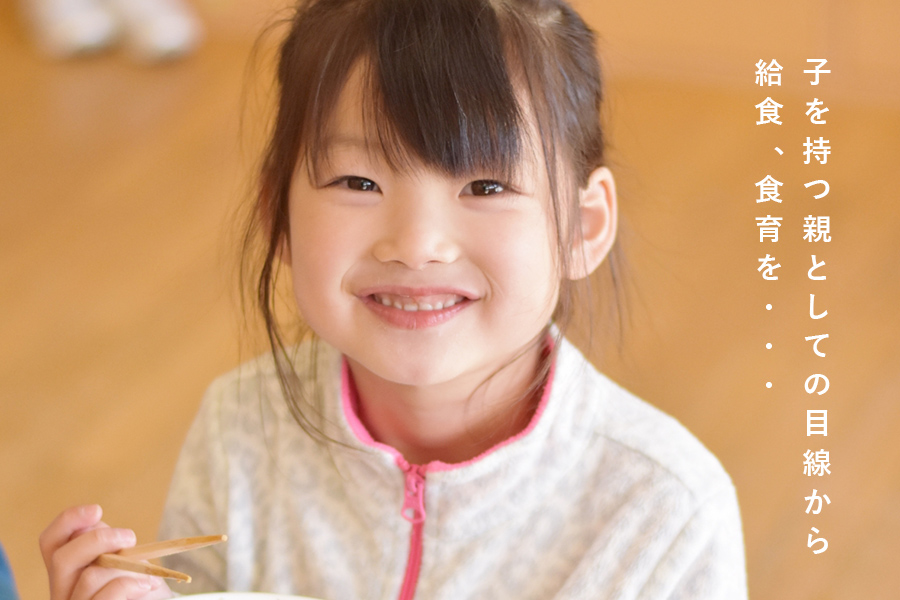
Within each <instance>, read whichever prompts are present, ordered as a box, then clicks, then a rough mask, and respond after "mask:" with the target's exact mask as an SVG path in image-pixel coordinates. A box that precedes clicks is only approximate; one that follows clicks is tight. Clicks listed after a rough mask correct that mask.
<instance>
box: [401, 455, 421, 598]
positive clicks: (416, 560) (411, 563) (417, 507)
mask: <svg viewBox="0 0 900 600" xmlns="http://www.w3.org/2000/svg"><path fill="white" fill-rule="evenodd" d="M397 466H399V467H400V468H401V469H402V470H403V472H404V473H405V474H406V483H405V485H404V490H403V509H402V510H401V514H402V515H403V518H404V519H406V520H407V521H409V522H410V523H412V531H411V532H410V535H409V556H408V558H407V559H406V573H405V574H404V575H403V586H402V587H401V588H400V597H399V600H413V597H414V596H415V595H416V584H417V583H418V582H419V569H420V567H421V566H422V530H423V529H424V528H425V473H426V471H427V470H428V467H427V466H426V465H411V464H409V463H408V462H406V460H404V459H403V458H402V457H401V458H399V459H398V460H397Z"/></svg>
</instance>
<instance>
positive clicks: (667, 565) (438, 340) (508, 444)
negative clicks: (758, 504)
mask: <svg viewBox="0 0 900 600" xmlns="http://www.w3.org/2000/svg"><path fill="white" fill-rule="evenodd" d="M278 78H279V84H280V96H279V109H278V115H277V119H276V121H275V124H274V129H273V132H272V137H271V141H270V145H269V148H268V152H267V154H266V158H265V161H264V164H263V169H262V177H261V186H260V193H259V197H258V203H257V207H256V214H257V219H258V220H257V225H258V228H259V230H260V231H261V233H262V235H263V237H264V239H265V243H266V252H265V257H264V260H263V261H262V265H261V267H260V269H259V273H260V275H259V279H258V296H259V303H260V308H261V309H262V313H263V316H264V318H265V322H266V324H267V327H268V332H269V338H270V340H271V344H272V354H271V355H270V356H267V357H264V358H261V359H258V360H257V361H255V362H254V363H252V364H250V365H244V366H242V367H240V368H239V369H237V370H235V371H234V372H232V373H230V374H228V375H226V376H224V377H222V378H220V379H218V380H217V381H216V382H214V383H213V385H212V387H211V388H210V389H209V391H208V393H207V395H206V398H205V399H204V402H203V405H202V407H201V409H200V413H199V415H198V417H197V419H196V421H195V423H194V425H193V427H192V429H191V431H190V434H189V436H188V439H187V442H186V443H185V446H184V449H183V451H182V454H181V458H180V460H179V462H178V466H177V468H176V472H175V477H174V480H173V482H172V487H171V490H170V495H169V500H168V504H167V507H166V511H165V514H164V518H163V525H162V531H161V534H162V536H164V537H182V536H189V535H202V534H215V533H227V534H228V536H229V541H228V543H227V545H221V546H216V547H213V548H211V549H208V550H205V551H197V552H194V553H188V554H184V555H182V556H181V557H179V558H177V559H175V560H172V561H170V563H169V565H168V566H171V567H173V568H177V569H179V570H183V571H186V572H187V573H189V574H190V575H192V576H193V578H194V583H192V584H191V585H190V587H189V588H186V590H185V591H188V590H189V591H190V592H192V593H194V592H200V591H214V590H234V591H269V592H280V593H290V594H302V595H305V596H312V597H316V598H325V599H330V600H331V599H334V600H343V599H373V600H374V599H393V598H400V599H401V600H407V599H410V598H413V597H415V598H420V599H429V600H433V599H447V600H450V599H454V600H458V599H460V598H491V599H496V598H511V599H512V598H515V599H519V600H521V599H536V600H537V599H540V600H546V599H550V598H553V599H558V600H563V599H565V600H572V599H588V598H590V599H595V598H615V599H621V600H624V599H645V600H650V599H662V598H679V599H692V600H696V599H706V598H721V599H729V600H731V599H740V598H745V597H746V583H745V574H744V559H743V543H742V535H741V526H740V517H739V513H738V507H737V501H736V497H735V491H734V487H733V486H732V484H731V482H730V480H729V478H728V476H727V475H726V473H725V472H724V471H723V469H722V467H721V466H720V465H719V463H718V462H717V461H716V459H715V458H714V457H713V456H712V455H711V454H710V453H709V452H708V451H707V450H706V449H705V448H704V447H703V446H702V445H701V444H700V443H699V442H697V441H696V440H695V439H694V438H693V437H692V436H691V435H690V434H689V433H688V432H687V431H686V430H685V429H684V428H682V427H681V426H680V425H679V424H678V423H676V422H675V421H674V420H673V419H671V418H669V417H667V416H665V415H663V414H662V413H660V412H659V411H657V410H655V409H654V408H652V407H650V406H649V405H647V404H645V403H644V402H642V401H641V400H639V399H637V398H635V397H634V396H632V395H630V394H629V393H628V392H626V391H624V390H622V389H621V388H619V387H617V386H616V385H615V384H614V383H612V382H611V381H610V380H608V379H607V378H605V377H604V376H603V375H601V374H599V373H598V372H597V371H595V370H594V368H593V367H592V366H591V365H590V364H589V363H588V362H587V361H586V360H585V359H584V358H583V357H582V355H581V354H580V353H579V352H578V351H577V350H576V349H575V348H574V347H573V346H572V345H570V344H569V342H567V341H566V340H565V338H564V337H563V333H564V330H565V326H566V324H567V323H568V317H569V315H570V314H571V310H572V300H573V297H574V289H573V285H574V282H577V281H579V280H583V279H585V278H586V277H588V276H589V275H590V274H591V273H592V272H593V271H595V269H596V268H597V267H598V266H599V265H600V263H601V262H603V261H604V259H606V258H607V255H608V254H609V252H610V250H611V248H612V246H613V242H614V239H615V233H616V197H615V188H614V185H613V179H612V176H611V175H610V172H609V171H608V170H607V169H606V168H605V167H604V166H603V164H604V156H603V138H602V132H601V127H600V122H599V108H600V97H601V93H600V92H601V88H600V76H599V67H598V64H597V59H596V49H595V46H594V41H593V35H592V34H591V32H590V31H589V30H588V28H587V27H586V26H585V24H584V23H583V22H582V20H581V19H580V18H579V17H578V16H577V15H576V14H575V13H574V12H573V11H572V9H571V8H570V7H569V6H568V5H567V4H565V3H564V2H563V1H562V0H308V1H304V2H302V3H301V6H300V7H299V8H298V10H297V12H296V15H295V17H294V19H293V22H292V27H291V30H290V33H289V34H288V36H287V39H286V40H285V42H284V44H283V46H282V49H281V54H280V62H279V68H278ZM279 265H283V266H284V267H285V268H288V269H289V270H290V273H291V277H292V283H293V288H294V296H295V299H296V302H297V307H298V309H299V312H300V314H301V315H302V319H303V322H304V323H305V325H306V326H307V327H308V331H309V333H310V335H309V336H307V339H305V341H302V343H299V344H296V345H289V344H286V343H284V342H283V340H284V337H283V335H282V333H281V332H280V331H279V329H278V327H277V325H276V318H275V316H274V308H273V300H274V289H275V286H276V275H277V273H278V270H279ZM99 520H100V514H99V508H98V507H80V508H78V509H71V510H70V511H67V512H66V513H63V515H61V516H60V517H59V518H58V519H57V521H55V522H54V523H53V524H52V525H51V526H50V527H49V528H48V530H47V532H45V534H44V540H43V545H42V547H43V551H44V555H45V557H46V559H47V562H48V565H50V566H49V567H48V568H49V572H50V578H51V586H52V588H53V590H54V593H53V599H54V600H59V599H63V598H89V597H96V598H126V597H127V598H139V597H140V598H159V597H166V596H167V595H168V594H169V593H170V592H169V589H168V588H167V587H165V586H164V585H161V584H160V583H159V582H153V581H149V580H147V579H144V578H143V577H141V576H136V575H133V574H124V573H121V572H116V571H110V570H104V569H100V568H98V567H87V568H86V565H89V563H90V562H91V561H92V560H93V559H94V558H95V557H96V556H97V555H98V554H99V553H101V552H107V551H111V550H115V549H117V548H120V547H123V546H126V545H128V544H131V543H133V538H132V537H128V532H126V531H120V530H114V529H111V528H107V527H105V526H103V525H102V524H101V523H100V521H99ZM70 538H71V541H69V540H70Z"/></svg>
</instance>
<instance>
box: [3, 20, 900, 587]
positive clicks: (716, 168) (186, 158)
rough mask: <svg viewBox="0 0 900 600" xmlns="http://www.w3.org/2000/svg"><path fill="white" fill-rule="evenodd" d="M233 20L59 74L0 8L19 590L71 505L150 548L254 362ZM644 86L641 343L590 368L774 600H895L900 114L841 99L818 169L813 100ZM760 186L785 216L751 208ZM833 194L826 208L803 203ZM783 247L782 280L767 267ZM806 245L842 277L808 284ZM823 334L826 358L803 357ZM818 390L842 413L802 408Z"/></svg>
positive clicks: (632, 166)
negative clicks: (668, 454)
mask: <svg viewBox="0 0 900 600" xmlns="http://www.w3.org/2000/svg"><path fill="white" fill-rule="evenodd" d="M222 5H223V6H226V5H227V6H231V7H237V6H243V7H244V8H243V9H241V10H243V12H242V13H241V14H240V15H239V18H238V17H236V16H235V15H234V14H232V15H230V16H228V15H224V16H223V15H222V14H218V15H216V14H212V16H211V17H210V18H211V20H210V31H209V37H208V39H207V42H206V44H205V45H204V47H203V48H202V50H201V51H200V52H199V53H198V54H196V55H195V56H193V57H191V58H189V59H188V60H185V61H182V62H178V63H174V64H171V65H166V66H163V67H140V66H135V65H132V64H131V63H129V62H128V61H127V60H126V59H125V58H123V57H122V56H120V55H119V54H116V53H113V54H109V55H104V56H100V57H96V58H91V59H87V60H83V61H77V62H70V63H52V62H47V61H45V60H42V59H41V58H39V57H38V56H37V55H36V54H35V53H34V52H33V50H32V48H31V45H30V44H29V40H28V39H27V37H26V36H25V33H24V32H23V31H22V30H21V29H20V27H19V25H18V22H17V19H16V18H15V15H14V14H13V12H12V9H11V8H10V7H9V3H4V4H3V5H2V7H0V541H2V543H3V545H4V546H5V547H6V549H7V551H8V553H9V554H10V556H11V560H12V563H13V567H14V569H15V574H16V577H17V579H18V584H19V587H20V591H21V593H22V597H23V598H24V599H28V600H30V599H32V598H37V599H40V598H46V597H47V592H46V583H45V575H44V571H43V566H42V564H41V560H40V556H39V553H38V550H37V542H36V540H37V536H38V533H39V532H40V531H41V529H43V527H44V526H45V525H46V524H47V523H48V522H49V521H50V519H51V518H52V517H53V516H54V515H55V514H56V513H57V512H58V511H59V510H61V509H62V508H63V507H65V506H68V505H71V504H74V503H83V502H99V503H101V504H102V505H103V506H104V507H105V509H106V514H107V517H106V519H107V521H108V522H110V523H113V524H116V525H120V526H129V527H133V528H134V529H135V530H136V531H137V532H138V537H139V539H144V540H149V539H151V538H153V537H154V535H155V528H156V524H157V522H158V518H159V513H160V510H161V506H162V502H163V498H164V495H165V491H166V485H167V481H168V478H169V476H170V473H171V469H172V466H173V463H174V460H175V457H176V454H177V452H178V449H179V446H180V443H181V440H182V437H183V435H184V433H185V431H186V429H187V427H188V425H189V423H190V419H191V417H192V415H193V413H194V411H195V409H196V407H197V404H198V402H199V399H200V395H201V393H202V391H203V389H204V387H205V386H206V384H207V383H208V382H209V381H210V380H211V379H212V378H213V377H214V376H215V375H217V374H218V373H220V372H222V371H224V370H226V369H228V368H230V367H231V366H233V365H235V364H236V363H237V361H238V360H240V359H241V358H247V357H249V356H250V355H251V354H252V353H253V352H254V351H255V350H254V348H255V344H254V342H253V339H254V338H253V334H252V333H247V332H246V331H244V330H245V329H246V328H245V327H244V325H243V324H244V318H243V317H242V316H241V313H240V311H239V308H238V302H237V297H238V296H237V293H236V292H235V291H233V290H235V289H236V276H235V275H236V272H235V266H234V265H235V260H234V259H235V256H236V251H235V250H234V246H235V238H236V233H235V232H236V231H237V230H238V228H239V225H240V222H239V218H237V217H236V215H237V214H238V211H239V207H240V206H241V205H242V203H243V202H244V201H246V198H247V190H248V187H249V185H250V182H251V178H252V166H253V163H254V160H255V149H256V148H257V147H258V142H259V137H258V134H257V132H258V131H259V130H260V127H259V125H260V123H261V122H262V120H263V113H262V111H261V108H260V107H261V106H262V105H263V104H264V103H263V101H262V100H261V98H264V96H265V94H264V93H263V91H260V90H262V89H263V88H260V87H259V85H260V84H259V81H258V79H257V78H255V77H254V76H253V75H252V74H253V73H254V72H257V73H259V72H261V73H265V68H264V63H263V65H262V66H261V67H260V68H259V69H256V70H253V69H251V70H250V71H247V70H245V65H246V61H247V56H248V52H249V49H250V41H251V39H252V36H251V35H249V34H248V30H251V29H255V23H249V24H248V22H247V18H248V15H252V16H253V17H254V18H255V17H256V16H257V15H256V13H253V11H250V10H249V9H247V8H246V6H247V3H231V4H229V3H222ZM207 6H212V4H207ZM222 10H223V11H224V10H225V9H224V8H223V9H222ZM233 10H237V9H236V8H234V9H233ZM217 19H218V20H217ZM237 21H240V22H241V24H242V25H243V27H238V26H235V23H236V22H237ZM614 54H615V53H614ZM756 58H759V57H756ZM793 68H794V70H795V71H796V73H797V75H799V73H800V70H801V67H800V66H799V64H793ZM638 72H642V71H641V70H640V69H632V70H629V69H628V68H618V69H617V68H616V67H615V65H613V73H614V77H613V78H612V79H611V81H610V82H609V94H610V99H609V105H608V108H607V110H608V116H609V120H610V135H611V142H612V151H611V158H612V163H613V165H612V166H613V168H614V172H615V174H616V176H617V178H618V181H619V186H620V194H621V198H620V200H621V206H622V211H623V213H624V217H625V219H624V220H625V225H626V227H625V230H624V234H625V235H623V241H624V242H625V246H624V248H625V250H626V254H627V258H628V261H629V263H630V264H629V269H628V271H627V278H626V279H627V282H628V291H629V297H628V305H627V317H628V321H629V325H628V326H627V327H626V329H625V331H624V341H623V342H622V343H621V344H618V343H616V342H615V341H613V340H611V339H609V338H610V336H608V335H605V333H604V331H605V330H604V328H603V327H602V323H603V321H602V320H601V325H600V326H598V327H597V332H596V335H595V341H594V344H593V346H592V349H591V352H590V354H591V356H592V358H593V359H594V360H595V361H596V362H597V363H598V364H600V365H601V366H602V368H604V369H605V370H606V371H607V372H609V373H610V374H611V375H612V376H613V377H614V378H615V379H617V380H618V381H620V382H621V383H622V384H623V385H625V386H626V387H628V388H630V389H632V390H633V391H635V392H637V393H638V394H639V395H641V396H642V397H644V398H646V399H647V400H649V401H651V402H653V403H654V404H656V405H657V406H659V407H661V408H662V409H664V410H665V411H667V412H669V413H671V414H672V415H674V416H676V417H677V418H678V419H679V420H681V421H682V422H683V423H684V424H686V425H687V426H688V427H689V428H690V429H691V430H692V431H693V432H694V433H695V434H696V435H697V436H698V437H699V438H700V439H701V440H702V441H703V442H704V443H705V444H706V445H707V446H708V447H709V448H710V449H711V450H712V451H713V452H714V453H715V454H716V455H717V456H718V457H719V458H720V459H721V461H722V463H723V464H724V465H725V467H726V468H727V470H728V471H729V472H730V473H731V475H732V477H733V479H734V481H735V483H736V485H737V488H738V493H739V498H740V501H741V506H742V510H743V518H744V530H745V537H746V549H747V565H748V572H749V581H750V590H751V595H752V596H753V597H754V598H761V599H775V598H778V599H792V600H793V599H798V600H800V599H804V600H805V599H810V600H812V599H816V600H831V599H851V598H852V599H856V598H867V599H882V598H883V599H887V598H896V597H897V590H900V570H898V569H897V568H896V563H897V560H898V557H900V511H897V510H896V504H897V499H898V498H900V435H898V434H897V432H898V431H900V401H898V398H900V352H898V350H897V347H898V340H900V313H898V300H897V299H898V297H900V198H898V195H897V192H896V189H897V183H896V177H897V175H898V173H900V169H898V166H897V165H898V164H900V152H898V148H897V140H898V139H900V106H898V103H897V102H891V101H887V102H874V101H871V99H870V98H863V97H862V96H860V97H855V96H854V94H853V92H852V90H850V91H849V92H848V91H847V90H846V89H844V90H843V91H842V92H841V94H840V95H839V96H840V99H839V100H836V101H833V102H832V101H830V97H829V96H828V93H829V88H828V87H827V85H826V84H823V87H821V88H819V89H817V90H815V93H816V94H817V95H818V97H819V98H829V103H828V104H829V108H830V112H829V113H827V114H826V116H827V117H828V124H827V125H826V126H824V127H823V128H822V129H821V131H824V132H825V134H824V135H825V137H829V138H830V139H831V142H832V146H833V155H832V156H831V157H829V162H828V164H827V165H824V166H821V165H815V164H812V165H804V164H803V159H802V156H801V155H800V151H801V149H802V147H801V144H802V140H804V139H805V136H808V135H815V136H818V135H819V131H820V129H816V128H814V127H812V126H810V125H809V123H808V121H805V117H803V111H804V110H805V107H804V103H805V102H807V101H809V100H810V99H811V98H810V97H809V92H808V90H805V89H803V90H799V91H798V90H797V88H793V89H785V91H784V92H783V93H782V92H779V96H778V101H779V102H780V103H782V104H784V105H785V106H787V107H789V108H790V111H791V112H790V115H791V116H790V118H785V119H784V120H785V125H783V126H782V127H780V128H775V127H769V128H766V127H757V126H755V124H754V122H755V120H756V119H757V118H758V114H757V113H756V109H754V108H753V107H754V105H755V104H757V103H759V102H760V101H761V100H762V99H763V98H764V97H765V95H766V94H765V93H764V92H760V90H759V89H758V88H756V89H754V88H753V87H752V86H745V87H736V86H734V85H730V84H729V85H724V84H723V85H717V84H716V83H715V82H710V81H705V80H703V81H701V80H702V78H699V79H691V78H680V77H657V76H649V75H646V72H647V71H646V70H645V71H643V72H644V73H645V74H644V75H642V76H637V75H636V74H635V73H638ZM248 73H249V74H248ZM894 77H897V75H896V72H895V73H894ZM248 89H249V90H251V91H250V92H249V93H245V90H248ZM835 97H836V98H837V97H838V94H837V93H836V94H835ZM784 114H788V112H787V109H785V113H784ZM242 118H243V127H242V126H241V124H242ZM775 146H780V147H781V148H782V149H784V150H785V151H786V152H785V154H784V156H779V155H778V154H776V153H775V152H774V147H775ZM766 174H772V175H773V176H774V177H776V179H778V180H779V181H782V182H784V184H785V185H784V188H783V193H782V195H783V197H784V199H785V200H784V202H783V203H782V204H779V205H774V204H773V203H768V204H757V203H756V202H755V200H754V199H755V198H757V197H758V191H757V188H756V187H755V186H754V184H755V183H756V182H757V181H759V180H760V179H762V178H763V177H764V176H765V175H766ZM815 179H827V180H828V181H829V183H830V187H831V191H830V194H829V195H828V197H827V198H824V199H821V200H813V199H812V194H813V193H815V192H814V191H813V189H812V188H811V189H810V190H806V189H805V188H804V187H803V184H804V183H806V182H808V181H811V180H815ZM766 214H775V215H780V216H783V217H784V226H783V227H782V229H781V231H780V236H781V241H780V242H779V243H778V244H777V245H774V244H769V243H767V244H761V243H759V241H758V237H757V236H758V233H757V228H756V223H755V220H754V219H755V218H756V217H759V216H765V215H766ZM806 215H828V216H830V218H831V235H832V241H831V242H829V243H827V244H826V243H821V242H820V243H817V244H810V243H808V242H804V241H803V240H802V222H803V217H804V216H806ZM766 253H769V254H774V255H775V257H776V258H777V261H778V262H779V263H780V264H781V265H782V268H781V269H779V270H778V271H776V274H778V275H779V280H778V281H773V282H767V281H763V280H762V278H761V276H760V275H759V274H758V273H757V271H756V267H757V265H758V261H757V259H758V258H759V257H761V256H763V255H765V254H766ZM811 254H815V255H816V256H817V257H818V259H819V260H823V259H824V260H825V261H826V265H827V266H826V267H823V268H822V270H821V273H823V274H826V275H827V280H826V281H811V280H809V279H808V278H807V275H806V273H807V269H809V267H810V266H811V258H810V255H811ZM811 293H814V294H815V296H816V300H815V301H816V310H817V312H821V310H825V309H827V310H828V315H827V317H825V318H824V319H822V320H815V321H814V320H812V319H810V317H809V314H808V311H809V295H810V294H811ZM767 303H771V304H772V305H773V309H772V310H771V311H766V310H765V308H764V307H765V305H766V304H767ZM824 333H827V334H829V336H830V337H829V338H828V339H827V340H825V341H824V342H823V343H822V349H824V350H825V351H826V354H827V356H826V357H825V358H819V357H816V356H814V355H813V353H812V351H811V343H810V342H807V341H805V339H804V338H805V337H806V336H811V335H819V334H824ZM574 337H575V338H576V339H577V340H580V341H581V342H582V343H583V342H584V338H585V335H584V334H583V333H579V334H576V335H575V336H574ZM767 342H771V343H772V344H773V348H772V349H771V350H766V349H765V344H766V343H767ZM813 373H823V374H826V375H827V376H828V377H829V379H830V382H831V388H830V389H829V391H828V393H827V394H825V395H824V396H810V395H807V394H806V392H805V391H804V381H805V380H806V378H807V377H808V376H809V375H811V374H813ZM767 381H768V382H773V387H772V388H771V389H767V388H766V387H765V383H766V382H767ZM808 409H827V410H828V418H829V430H828V437H827V438H823V437H821V436H814V437H809V438H808V437H807V436H806V421H805V419H806V410H808ZM807 449H812V450H819V449H826V450H828V451H829V452H830V459H831V475H829V476H826V477H823V478H819V477H815V478H810V477H807V476H804V474H803V453H804V452H805V451H806V450H807ZM813 488H816V489H817V490H818V491H819V493H820V494H821V493H826V494H828V496H829V498H830V499H831V504H830V505H828V506H826V507H825V508H824V510H823V511H822V513H821V514H819V515H808V514H805V512H804V511H805V509H806V505H807V503H806V501H805V500H804V497H805V496H809V495H810V493H811V492H812V490H813ZM811 527H816V528H817V529H818V530H819V531H820V535H821V536H823V537H825V538H826V539H827V540H828V544H829V546H828V550H827V551H826V552H825V553H823V554H821V555H817V556H814V555H813V554H812V552H811V550H810V549H809V548H807V544H806V542H807V534H808V533H809V532H810V528H811Z"/></svg>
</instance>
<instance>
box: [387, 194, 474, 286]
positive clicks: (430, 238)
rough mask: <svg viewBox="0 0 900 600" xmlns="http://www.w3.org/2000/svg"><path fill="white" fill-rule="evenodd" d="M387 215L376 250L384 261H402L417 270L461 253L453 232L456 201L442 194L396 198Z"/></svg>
mask: <svg viewBox="0 0 900 600" xmlns="http://www.w3.org/2000/svg"><path fill="white" fill-rule="evenodd" d="M389 204H391V205H392V206H391V209H390V210H389V211H387V213H386V214H385V215H384V223H383V227H382V233H381V235H380V236H379V238H378V240H377V241H376V243H375V246H374V248H373V251H372V252H373V254H374V256H375V258H376V259H378V260H379V261H380V262H382V263H389V262H396V263H401V264H403V265H405V266H406V267H408V268H409V269H412V270H414V271H418V270H421V269H423V268H425V266H426V265H428V264H429V263H435V264H439V263H444V264H449V263H452V262H453V261H455V260H456V259H457V258H458V257H459V246H458V244H457V243H456V241H455V239H454V238H455V236H454V235H453V219H452V215H451V214H450V213H451V212H452V208H451V205H452V202H448V201H445V200H441V199H439V198H435V197H431V198H423V197H422V196H421V195H417V197H410V198H408V199H399V198H395V199H394V201H393V202H390V203H389Z"/></svg>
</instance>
